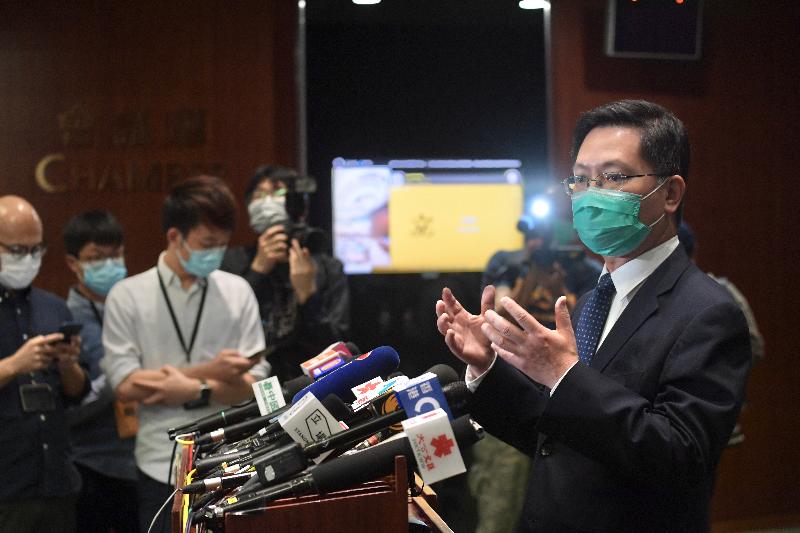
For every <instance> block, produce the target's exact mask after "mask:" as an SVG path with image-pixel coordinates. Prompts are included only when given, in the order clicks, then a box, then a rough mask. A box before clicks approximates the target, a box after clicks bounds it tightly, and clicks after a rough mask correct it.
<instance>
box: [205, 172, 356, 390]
mask: <svg viewBox="0 0 800 533" xmlns="http://www.w3.org/2000/svg"><path fill="white" fill-rule="evenodd" d="M309 183H313V182H311V181H310V178H302V177H300V176H298V175H297V173H296V172H295V171H294V170H292V169H290V168H286V167H281V166H277V165H265V166H262V167H259V168H258V169H257V170H256V172H255V175H254V176H253V178H252V179H251V180H250V183H249V184H248V186H247V189H246V190H245V201H246V202H247V211H248V213H249V216H250V227H251V228H252V229H253V231H254V232H255V233H256V235H258V239H257V241H256V243H255V245H252V246H245V247H238V248H229V249H228V251H227V252H226V254H225V258H224V259H223V262H222V267H221V268H222V270H226V271H228V272H232V273H234V274H239V275H241V276H243V277H244V278H245V279H246V280H247V281H248V282H249V283H250V286H251V287H252V288H253V292H255V294H256V298H257V300H258V305H259V311H260V313H261V321H262V323H263V325H264V333H265V339H266V343H267V349H268V350H270V353H269V354H268V355H267V357H268V358H269V362H270V364H272V372H273V375H276V376H278V378H279V379H280V380H281V381H282V382H284V381H287V380H289V379H291V378H294V377H297V376H298V375H299V374H300V372H301V370H300V363H302V362H303V361H305V360H306V359H309V358H311V357H313V356H314V355H316V354H317V353H318V352H319V351H320V350H322V349H323V348H325V347H326V346H328V345H329V344H331V343H333V342H335V341H339V340H346V339H345V336H346V335H347V332H348V330H349V328H350V292H349V289H348V286H347V278H346V277H345V275H344V270H343V268H342V263H341V262H340V261H339V260H337V259H335V258H333V257H331V255H330V251H329V248H330V245H329V239H328V236H327V235H326V234H324V233H323V232H322V231H320V230H318V229H316V228H311V227H309V226H307V225H306V223H305V220H306V215H307V197H308V194H309V193H310V192H313V187H310V186H309Z"/></svg>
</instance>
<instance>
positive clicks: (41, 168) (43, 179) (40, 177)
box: [36, 154, 68, 193]
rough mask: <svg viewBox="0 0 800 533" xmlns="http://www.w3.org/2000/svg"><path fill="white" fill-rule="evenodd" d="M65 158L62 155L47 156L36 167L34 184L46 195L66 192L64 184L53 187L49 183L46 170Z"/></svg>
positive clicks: (66, 188)
mask: <svg viewBox="0 0 800 533" xmlns="http://www.w3.org/2000/svg"><path fill="white" fill-rule="evenodd" d="M65 159H66V157H65V156H64V154H47V155H46V156H44V157H43V158H42V160H41V161H39V163H38V164H37V165H36V184H37V185H38V186H39V188H40V189H42V190H43V191H44V192H47V193H57V192H66V191H67V190H68V187H67V185H66V184H63V183H62V184H59V185H54V184H52V183H50V180H49V179H48V178H47V168H48V167H49V166H50V165H52V164H53V163H56V162H58V161H64V160H65Z"/></svg>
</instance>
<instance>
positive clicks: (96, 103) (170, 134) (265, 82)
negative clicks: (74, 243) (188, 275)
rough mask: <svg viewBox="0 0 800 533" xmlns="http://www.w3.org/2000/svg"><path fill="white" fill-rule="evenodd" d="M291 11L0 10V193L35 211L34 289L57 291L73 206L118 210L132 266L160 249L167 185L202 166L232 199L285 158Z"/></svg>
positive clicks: (219, 5)
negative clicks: (37, 262) (41, 234)
mask: <svg viewBox="0 0 800 533" xmlns="http://www.w3.org/2000/svg"><path fill="white" fill-rule="evenodd" d="M294 16H295V15H294V6H293V5H292V4H291V3H290V2H278V1H277V0H276V1H272V2H270V1H256V0H243V1H237V2H222V1H213V0H206V1H197V2H158V1H154V0H144V1H139V2H103V1H100V0H97V1H94V2H91V1H79V2H60V1H39V2H6V3H4V4H3V5H2V6H1V7H0V194H18V195H21V196H24V197H25V198H27V199H29V200H30V201H31V202H32V203H33V204H34V206H35V207H36V208H37V210H38V211H39V213H40V215H41V216H42V218H43V221H44V226H45V239H46V241H47V243H48V245H49V251H48V254H47V256H46V258H45V261H44V265H43V269H42V273H41V274H40V276H39V278H38V279H37V282H36V283H37V285H40V286H42V287H44V288H46V289H49V290H52V291H54V292H56V293H59V294H65V293H66V288H67V286H68V284H69V283H70V281H71V279H70V277H69V275H68V274H67V270H66V268H65V266H64V259H63V256H64V251H63V245H62V242H61V235H60V233H61V228H62V227H63V225H64V223H65V222H66V221H67V220H68V219H69V217H70V216H72V215H73V214H75V213H77V212H79V211H82V210H86V209H90V208H98V207H102V208H106V209H108V210H110V211H112V212H113V213H115V214H116V215H117V216H118V218H119V219H120V220H121V222H122V223H123V225H124V227H125V230H126V248H127V262H128V268H129V271H130V272H132V273H135V272H139V271H142V270H144V269H146V268H148V267H150V266H152V265H153V264H154V263H155V260H156V258H157V254H158V252H159V250H161V249H162V248H163V246H164V234H163V231H162V230H161V222H160V219H161V217H160V208H161V202H162V199H163V197H164V195H165V192H166V191H167V190H168V188H169V186H170V184H171V183H174V182H175V181H176V180H179V179H181V178H183V177H187V176H189V175H194V174H197V173H198V172H210V173H214V174H217V175H222V176H223V177H224V178H226V179H227V180H228V181H229V182H230V184H231V186H232V188H233V189H234V192H235V193H236V194H237V195H241V192H242V190H243V188H244V184H245V183H246V181H247V179H248V178H249V176H250V175H251V174H252V171H253V169H254V168H255V167H256V166H257V165H259V164H262V163H265V162H280V163H283V164H289V165H292V164H294V157H295V146H296V141H295V135H296V133H295V132H296V128H295V111H294V109H295V108H294V98H295V95H294V71H293V56H292V50H293V46H294ZM37 166H39V167H40V177H41V176H43V177H44V183H42V180H41V179H40V180H39V182H38V183H37V179H36V169H37ZM45 189H47V190H45ZM246 220H247V218H246V213H244V211H241V212H240V216H239V228H238V231H237V234H236V238H237V239H238V240H242V239H244V238H248V239H249V236H248V230H247V228H246Z"/></svg>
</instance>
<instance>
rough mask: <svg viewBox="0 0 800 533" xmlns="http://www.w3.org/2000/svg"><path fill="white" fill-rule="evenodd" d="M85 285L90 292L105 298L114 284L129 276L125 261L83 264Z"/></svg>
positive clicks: (106, 260) (107, 260)
mask: <svg viewBox="0 0 800 533" xmlns="http://www.w3.org/2000/svg"><path fill="white" fill-rule="evenodd" d="M81 268H83V284H84V285H86V286H87V287H88V288H89V290H90V291H92V292H93V293H95V294H99V295H100V296H105V295H107V294H108V291H110V290H111V287H113V286H114V284H115V283H116V282H118V281H120V280H122V279H124V278H125V276H127V275H128V269H127V268H125V260H124V259H122V258H121V257H118V258H108V259H104V260H102V261H87V262H84V263H81Z"/></svg>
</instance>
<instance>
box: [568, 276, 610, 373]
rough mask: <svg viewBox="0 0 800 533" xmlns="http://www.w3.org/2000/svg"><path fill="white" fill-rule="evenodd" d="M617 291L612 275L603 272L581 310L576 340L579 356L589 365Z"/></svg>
mask: <svg viewBox="0 0 800 533" xmlns="http://www.w3.org/2000/svg"><path fill="white" fill-rule="evenodd" d="M616 292H617V289H616V288H614V282H613V281H612V280H611V275H610V274H603V275H602V276H601V277H600V281H599V282H598V283H597V287H595V289H594V292H592V294H591V295H590V296H589V300H588V301H587V302H586V305H585V306H584V307H583V311H581V317H580V318H579V319H578V329H576V330H575V340H576V341H577V344H578V357H580V360H581V361H582V362H584V363H586V364H587V365H588V364H589V363H591V362H592V357H593V356H594V352H595V351H596V350H597V343H598V341H599V340H600V335H601V334H602V333H603V326H604V325H605V323H606V318H607V317H608V310H609V309H610V308H611V300H613V299H614V293H616Z"/></svg>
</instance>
